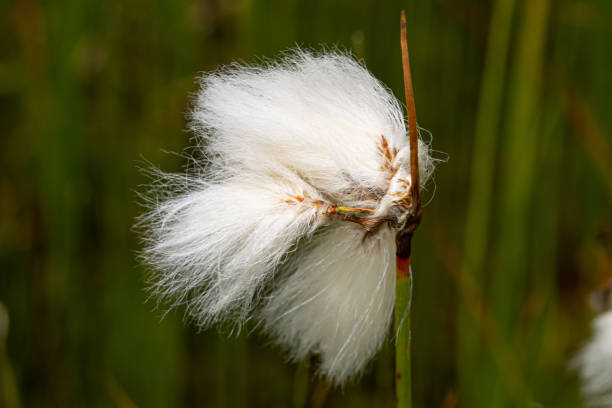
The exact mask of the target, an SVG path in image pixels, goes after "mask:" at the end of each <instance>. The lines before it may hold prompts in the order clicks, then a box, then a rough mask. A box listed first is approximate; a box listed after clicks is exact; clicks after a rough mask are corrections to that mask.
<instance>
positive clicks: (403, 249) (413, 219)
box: [395, 10, 422, 258]
mask: <svg viewBox="0 0 612 408" xmlns="http://www.w3.org/2000/svg"><path fill="white" fill-rule="evenodd" d="M401 46H402V69H403V71H404V91H405V92H406V116H407V117H408V137H409V138H410V179H411V183H410V199H411V201H412V203H411V204H412V211H411V214H410V216H409V217H408V220H407V221H406V224H405V225H404V228H402V229H401V230H400V231H399V232H398V233H397V235H396V237H395V242H396V244H397V250H396V255H397V256H398V257H399V258H409V257H410V249H411V245H410V243H411V241H412V234H413V233H414V230H415V229H416V228H417V227H418V225H419V223H420V221H421V215H422V212H421V187H420V185H421V180H420V177H419V135H418V129H417V121H416V109H415V106H414V92H413V88H412V75H411V74H410V56H409V54H408V39H407V35H406V13H405V11H404V10H402V15H401Z"/></svg>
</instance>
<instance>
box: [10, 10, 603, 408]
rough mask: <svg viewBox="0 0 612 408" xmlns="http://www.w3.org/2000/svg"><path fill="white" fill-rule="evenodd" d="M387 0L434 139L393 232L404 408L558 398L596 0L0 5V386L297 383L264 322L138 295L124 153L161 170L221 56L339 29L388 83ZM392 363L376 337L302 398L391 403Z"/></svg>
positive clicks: (273, 49)
mask: <svg viewBox="0 0 612 408" xmlns="http://www.w3.org/2000/svg"><path fill="white" fill-rule="evenodd" d="M401 9H406V11H407V19H408V41H409V46H410V57H411V65H412V79H413V82H414V92H415V99H416V107H417V111H418V120H419V124H420V125H421V126H423V127H424V128H426V129H428V130H430V131H431V133H432V134H433V138H434V139H433V141H432V145H433V147H434V148H435V149H438V150H440V151H444V152H446V153H448V156H449V161H448V163H446V164H441V165H440V166H439V168H438V170H437V172H436V175H435V185H434V183H431V184H430V185H429V187H428V188H427V189H426V190H424V191H423V202H424V203H427V202H428V201H430V199H431V202H429V204H427V205H425V207H424V209H423V213H424V217H423V221H422V223H421V226H420V227H419V229H418V230H417V232H416V234H415V237H414V239H413V250H412V257H411V259H412V266H413V278H414V288H413V295H414V298H413V299H412V312H411V331H412V337H411V339H412V353H411V359H412V362H411V363H412V401H413V406H414V407H427V408H429V407H444V408H450V407H453V406H456V407H466V408H491V407H523V406H524V407H528V406H533V407H535V406H540V405H541V406H546V407H555V408H565V407H567V408H575V407H579V406H580V404H581V402H580V396H579V384H578V381H577V378H576V374H575V373H574V372H572V371H571V370H569V369H568V361H569V359H570V358H571V356H572V355H573V353H574V352H575V351H576V350H577V348H578V347H579V345H580V344H581V342H582V341H584V340H585V339H586V337H587V336H588V335H589V320H590V318H591V317H592V316H593V314H592V312H591V311H590V310H589V308H588V305H587V301H586V299H587V296H588V293H589V292H590V291H592V290H595V289H597V288H598V287H599V286H600V284H601V283H602V282H603V281H604V280H605V279H609V278H611V277H612V270H610V265H612V262H611V259H612V240H611V239H610V237H611V236H612V164H611V163H612V149H611V147H610V146H611V145H612V140H611V139H612V136H611V135H612V115H610V113H609V109H610V94H611V93H612V53H611V52H610V44H611V43H612V28H610V24H609V22H608V21H609V20H610V17H612V3H610V2H609V1H605V0H581V1H577V0H556V1H551V0H531V1H528V0H523V1H518V0H490V1H487V2H482V1H475V0H459V1H450V0H434V1H409V2H407V1H396V0H393V1H385V2H376V1H366V0H352V1H348V0H340V1H334V2H331V1H325V0H315V1H296V0H284V1H280V0H271V1H261V0H250V1H246V0H228V1H222V0H187V1H184V2H179V1H160V0H155V1H152V2H151V1H144V0H130V1H116V0H111V1H108V2H93V1H77V0H60V1H53V2H41V1H38V0H9V1H6V2H2V3H0V123H2V130H1V131H0V132H1V133H0V146H1V149H0V214H2V215H1V218H0V220H1V221H0V266H1V268H2V270H1V272H0V302H1V303H2V304H3V305H4V307H6V312H7V313H8V318H9V321H8V324H7V320H6V318H5V314H4V312H3V308H0V406H6V407H7V408H14V407H19V406H23V407H48V406H58V407H72V406H74V407H81V406H86V407H98V406H100V407H107V406H109V407H112V406H117V407H132V406H142V407H177V406H189V407H209V406H212V407H232V408H233V407H236V408H240V407H246V406H250V407H287V406H292V405H293V406H300V405H301V404H302V403H303V401H305V400H308V397H307V396H306V395H305V393H306V391H305V390H306V388H307V387H308V380H307V375H306V374H305V372H306V371H308V365H307V364H306V365H303V366H300V368H299V369H298V367H297V366H296V365H291V364H288V363H286V362H285V361H284V356H283V354H282V352H281V351H279V350H278V349H275V348H272V347H270V346H269V345H268V343H267V339H265V338H261V337H259V336H258V335H257V334H256V333H252V334H251V335H249V336H247V332H248V331H249V330H244V331H243V332H242V333H241V334H240V336H228V334H229V333H228V332H227V331H225V332H222V333H220V334H219V333H217V332H216V331H206V332H198V330H197V328H195V327H194V326H193V325H190V324H188V322H185V321H184V320H183V316H182V314H181V311H178V312H171V313H170V314H168V315H167V316H165V318H163V319H162V318H161V317H162V315H163V312H164V309H163V307H162V308H160V309H156V308H155V302H154V301H152V300H150V301H148V302H147V294H146V292H145V290H144V287H145V278H144V277H145V274H146V271H145V270H144V269H143V268H142V267H141V266H140V265H139V264H138V261H137V259H136V253H137V251H138V248H139V243H138V238H137V236H136V234H135V233H134V232H133V231H132V230H131V227H132V225H133V223H134V218H135V217H136V216H137V215H138V214H139V213H140V212H141V211H142V210H141V208H140V207H139V206H138V204H137V202H138V197H137V194H136V191H141V190H142V189H143V187H142V186H141V185H142V184H143V183H147V182H148V181H147V179H146V177H145V176H143V175H142V174H141V173H140V172H139V170H138V167H139V166H143V165H144V164H143V163H142V158H145V159H146V160H148V161H150V162H152V163H154V164H156V165H158V166H160V167H161V168H162V169H164V170H167V171H178V170H180V169H181V165H182V164H184V163H183V160H182V158H181V157H179V156H178V155H172V154H167V153H165V152H164V150H165V151H174V152H181V151H182V150H183V149H184V148H185V147H186V146H188V144H189V138H190V135H189V134H188V133H187V132H185V131H184V130H185V129H186V124H185V119H184V112H185V111H186V110H187V109H188V106H189V95H190V93H191V92H193V91H195V90H196V89H197V84H196V83H195V77H196V75H197V74H198V72H200V71H203V70H210V69H214V68H215V67H216V66H218V65H220V64H225V63H228V62H230V61H232V60H235V59H241V60H245V61H253V60H254V59H255V58H256V57H261V56H265V57H273V56H274V55H275V54H276V53H278V52H279V51H281V50H284V49H287V48H289V47H292V46H294V45H295V44H299V45H300V46H303V47H317V46H319V45H320V44H327V45H330V46H331V45H338V46H340V47H342V48H352V49H353V50H354V53H355V54H356V55H357V56H359V57H360V58H362V59H363V60H364V61H365V63H366V64H367V66H368V68H369V69H370V70H371V71H372V72H373V74H374V75H375V76H376V77H378V78H380V79H381V80H382V81H383V82H385V83H386V84H387V85H388V86H389V87H390V88H391V89H392V90H393V92H394V93H395V95H397V96H398V97H399V98H401V99H403V82H402V66H401V54H400V44H399V23H398V21H399V12H400V10H401ZM438 157H440V158H444V157H445V156H444V155H443V154H441V153H440V154H438ZM434 192H435V194H434ZM7 330H8V332H7ZM390 337H391V336H390ZM393 364H394V353H393V344H392V343H391V341H389V343H388V344H387V345H386V346H385V349H384V350H383V351H382V352H381V353H380V354H379V356H378V357H377V359H376V361H375V362H374V363H373V365H372V366H371V367H370V368H369V370H368V373H367V374H366V375H365V377H364V378H363V379H362V380H361V382H359V383H358V384H354V385H350V386H348V387H346V388H345V389H344V390H342V391H338V390H336V391H332V392H331V393H330V394H329V396H328V398H327V405H326V406H329V407H373V406H376V407H378V406H387V407H392V406H394V404H395V393H394V385H393V382H394V369H393ZM455 401H456V405H455Z"/></svg>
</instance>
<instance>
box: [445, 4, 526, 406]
mask: <svg viewBox="0 0 612 408" xmlns="http://www.w3.org/2000/svg"><path fill="white" fill-rule="evenodd" d="M514 9H515V0H496V1H495V4H494V7H493V13H492V17H491V24H490V29H489V34H488V44H487V54H486V60H485V67H484V73H483V79H482V83H481V87H480V97H479V98H480V100H479V102H478V112H477V116H476V129H475V136H474V148H473V149H474V150H473V153H472V157H471V175H470V180H471V181H470V192H469V195H468V207H467V214H466V223H465V236H464V247H463V262H462V269H461V271H460V273H459V274H458V282H459V288H466V287H471V288H472V290H471V291H470V292H471V295H470V296H471V298H467V297H466V296H465V295H466V294H467V292H465V291H463V293H462V292H461V290H460V295H461V296H460V302H459V308H458V333H457V342H458V352H457V377H458V385H459V393H460V395H461V396H462V400H463V401H464V403H466V404H468V405H469V406H472V407H486V406H487V405H488V404H489V401H488V398H489V397H488V395H487V394H486V392H483V385H484V384H486V383H487V382H489V381H491V380H492V379H493V374H492V373H493V371H494V370H496V367H495V364H494V361H495V360H496V358H498V357H499V354H497V355H493V352H491V353H492V355H490V356H487V355H483V349H486V348H483V347H485V344H486V343H487V341H488V340H487V337H490V336H488V335H487V334H486V333H484V332H483V331H482V330H479V329H478V328H479V327H486V326H487V312H488V311H487V310H486V308H485V307H484V306H483V305H484V304H485V303H484V302H485V299H486V296H485V293H486V291H485V288H484V284H485V283H484V282H485V277H484V273H485V262H486V257H487V251H488V250H489V249H490V248H489V247H488V245H489V244H488V242H489V240H490V236H489V234H490V233H489V230H488V228H489V224H490V215H491V211H492V205H493V185H494V174H495V162H496V161H497V158H496V149H497V134H498V133H499V123H500V117H501V113H502V105H503V99H504V85H505V82H506V71H507V66H508V56H507V54H508V49H509V45H510V40H511V32H512V20H513V16H514ZM477 299H481V300H482V301H481V306H476V307H471V306H470V305H474V304H477V303H478V301H477ZM494 323H495V325H497V323H496V322H494ZM497 337H500V336H497ZM499 346H501V345H499ZM502 371H503V372H504V373H506V375H508V373H510V372H512V370H509V369H508V370H502ZM508 382H509V381H508ZM488 388H490V387H484V390H487V389H488Z"/></svg>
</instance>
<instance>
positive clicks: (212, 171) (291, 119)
mask: <svg viewBox="0 0 612 408" xmlns="http://www.w3.org/2000/svg"><path fill="white" fill-rule="evenodd" d="M200 83H201V90H200V91H199V93H198V94H197V98H196V100H195V106H194V108H193V110H192V112H191V114H190V119H191V126H192V130H193V131H194V132H195V133H196V135H197V136H198V138H197V139H196V140H197V146H196V147H197V149H198V150H199V151H200V152H201V154H202V156H203V157H204V158H205V160H204V161H203V162H197V161H196V162H195V170H196V171H194V172H193V173H194V174H191V175H186V176H182V175H164V174H161V178H160V180H158V183H157V184H158V185H160V186H161V187H164V188H170V189H176V190H178V192H177V193H175V194H172V193H171V194H168V193H164V192H162V193H161V194H159V195H155V194H153V197H152V198H151V199H150V200H149V204H150V207H151V208H150V211H149V212H148V213H147V214H145V215H144V216H143V217H142V218H141V221H140V225H141V227H144V229H145V245H146V248H145V250H144V251H143V254H142V256H143V259H144V260H145V262H147V263H148V264H149V265H151V266H152V267H153V269H154V270H155V272H154V274H153V277H152V292H153V294H154V295H156V296H157V297H158V298H160V299H162V300H166V301H168V302H169V303H170V304H171V305H172V306H177V305H185V306H186V307H187V312H188V314H189V315H190V316H191V317H192V318H193V319H194V320H195V321H196V322H197V323H198V324H199V325H200V326H201V327H204V328H205V327H209V326H211V325H213V324H216V323H221V322H228V321H229V322H234V323H237V324H241V323H243V322H244V321H246V320H248V319H250V318H256V319H259V320H260V321H261V323H262V324H261V327H263V329H264V332H266V333H267V334H269V335H270V336H271V337H272V338H273V339H275V340H276V341H277V342H278V343H279V344H281V345H283V346H285V347H286V348H287V349H288V351H289V354H290V356H291V358H292V359H294V360H300V359H303V358H305V357H306V356H307V355H309V354H318V355H319V357H320V363H321V365H320V373H321V374H322V375H324V376H326V377H327V378H328V379H330V380H331V381H332V382H334V383H336V384H343V383H344V382H346V381H347V380H348V379H350V378H354V377H356V376H358V375H359V374H360V373H361V372H362V371H363V369H364V367H365V366H366V364H367V363H368V361H369V360H370V359H371V358H372V356H373V355H374V354H375V353H376V352H377V351H378V349H379V348H380V346H381V344H382V341H383V340H384V338H385V336H386V334H387V332H388V327H389V323H390V321H391V315H392V310H393V304H394V298H395V291H394V288H395V275H394V272H393V271H394V268H395V264H394V255H395V242H394V232H393V231H392V230H391V228H390V227H389V226H387V225H383V226H381V227H380V228H379V230H378V231H377V232H375V233H373V234H369V236H367V237H365V235H366V232H365V230H364V229H363V228H362V227H361V226H359V225H356V224H351V223H347V222H343V221H339V220H338V219H333V218H330V217H329V216H327V215H326V214H325V213H323V212H322V210H321V208H320V207H317V206H315V205H314V204H316V203H317V202H325V203H329V204H333V205H342V206H351V207H365V208H369V209H372V210H374V211H375V215H377V216H384V215H385V214H387V212H388V211H391V209H392V208H393V206H396V205H397V203H396V200H397V198H396V197H397V195H395V194H396V193H398V192H401V191H398V189H400V190H401V189H403V188H405V184H402V183H404V181H403V180H404V179H406V180H408V181H409V180H410V165H409V151H410V148H409V141H408V136H407V132H406V129H405V124H404V119H403V116H404V115H403V112H402V109H401V107H400V104H399V102H398V101H397V99H396V98H395V97H394V96H393V95H392V94H391V92H390V91H389V90H388V89H387V88H386V87H385V86H384V85H383V84H382V83H380V82H379V81H378V80H377V79H375V78H374V77H373V76H372V75H371V74H370V73H369V72H368V71H367V69H365V68H364V67H363V66H362V65H361V64H360V63H358V62H356V61H355V60H354V59H352V58H351V57H350V56H349V55H347V54H344V53H341V52H323V53H310V52H305V51H302V50H295V51H292V52H289V53H286V54H284V55H283V58H282V60H281V61H280V62H276V63H272V62H270V63H268V64H267V65H263V66H247V65H239V64H233V65H231V66H229V67H226V68H223V69H220V70H218V71H216V72H213V73H209V74H205V75H204V76H202V77H201V78H200ZM383 141H384V143H386V144H388V149H387V156H389V153H391V157H392V158H391V160H389V159H388V157H387V156H385V152H384V151H383V150H381V143H383ZM419 167H420V173H421V182H422V184H425V183H426V182H427V180H428V178H429V176H430V175H431V173H432V172H433V167H434V165H433V159H432V158H431V156H430V154H429V147H428V146H427V145H426V144H425V143H423V142H422V141H419ZM391 169H395V170H391ZM392 176H393V180H391V177H392ZM317 205H318V204H317ZM323 208H325V207H323ZM323 226H325V229H324V230H321V227H323Z"/></svg>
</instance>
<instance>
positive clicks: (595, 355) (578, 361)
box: [572, 310, 612, 408]
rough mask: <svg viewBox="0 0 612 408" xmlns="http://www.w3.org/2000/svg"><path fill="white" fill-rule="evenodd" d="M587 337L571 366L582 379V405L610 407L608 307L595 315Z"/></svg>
mask: <svg viewBox="0 0 612 408" xmlns="http://www.w3.org/2000/svg"><path fill="white" fill-rule="evenodd" d="M592 327H593V334H592V337H591V339H590V340H589V341H588V343H586V344H585V345H584V347H583V348H582V349H581V350H580V351H579V352H578V354H577V355H576V357H575V358H574V360H573V361H572V366H573V367H575V368H577V369H578V371H579V373H580V378H581V382H582V393H583V395H584V397H585V402H586V406H588V407H592V408H611V407H612V310H611V311H607V312H605V313H602V314H601V315H599V316H597V317H596V318H595V319H594V320H593V323H592Z"/></svg>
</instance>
